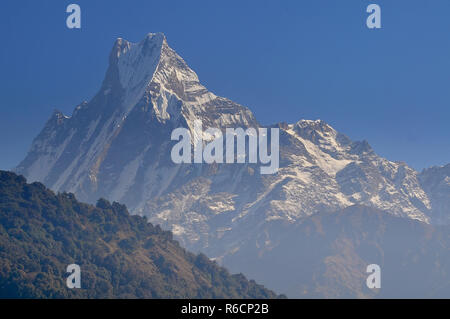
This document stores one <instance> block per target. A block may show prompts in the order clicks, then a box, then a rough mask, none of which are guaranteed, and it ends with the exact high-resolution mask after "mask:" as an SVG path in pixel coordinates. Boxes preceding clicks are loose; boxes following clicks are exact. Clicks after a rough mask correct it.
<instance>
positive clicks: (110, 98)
mask: <svg viewBox="0 0 450 319" xmlns="http://www.w3.org/2000/svg"><path fill="white" fill-rule="evenodd" d="M109 62H110V64H109V68H108V70H107V72H106V76H105V80H104V81H103V85H102V87H101V89H100V91H99V92H98V94H97V95H96V96H95V97H94V98H93V99H92V100H91V101H90V102H84V103H82V104H81V105H79V106H77V107H76V108H75V111H74V112H73V115H72V116H71V117H66V116H64V115H63V114H61V113H60V112H55V113H54V114H53V116H52V117H51V118H50V120H49V121H48V122H47V124H46V126H45V127H44V129H43V130H42V132H41V133H40V134H39V135H38V136H37V137H36V139H35V140H34V142H33V145H32V147H31V150H30V152H29V153H28V155H27V157H26V158H25V159H24V160H23V161H22V163H20V165H19V166H18V167H17V169H16V171H17V172H18V173H20V174H23V175H25V176H26V177H27V178H28V179H29V181H35V180H36V181H41V182H43V183H45V184H46V185H48V186H49V187H51V188H52V189H54V190H56V191H69V192H73V193H75V194H76V195H77V197H78V199H80V200H82V201H88V202H94V201H96V200H97V199H98V198H99V197H105V198H107V199H110V200H115V201H120V202H122V203H125V204H126V205H127V206H128V207H129V208H130V209H131V210H132V211H134V212H135V213H137V214H145V215H147V216H148V217H149V219H150V221H152V222H154V223H157V224H161V225H162V226H163V227H164V228H166V229H171V230H172V231H173V232H174V233H175V235H177V237H178V239H179V240H180V241H182V242H183V244H184V245H185V246H186V247H188V248H190V249H194V250H202V251H205V252H207V253H208V254H209V255H210V256H223V255H224V254H228V253H231V252H233V251H235V250H236V249H239V245H240V243H242V242H244V241H245V240H246V239H247V238H250V236H251V234H252V233H255V232H258V231H261V229H263V228H262V227H263V225H265V224H267V223H272V222H275V221H283V222H286V223H293V222H295V221H297V220H299V219H301V218H302V217H305V216H309V215H312V214H314V213H316V212H319V211H321V212H323V211H329V212H332V211H335V210H338V209H341V208H345V207H348V206H351V205H353V204H362V205H367V206H372V207H376V208H379V209H383V210H387V211H389V212H390V213H392V214H394V215H397V216H403V217H407V218H412V219H417V220H420V221H423V222H427V223H429V222H433V219H432V218H431V217H430V216H432V215H430V214H429V213H430V211H432V210H433V206H436V205H437V206H439V205H441V204H440V203H441V202H442V197H446V196H448V189H446V188H443V189H441V190H440V193H439V194H441V193H442V194H443V195H439V196H437V197H436V196H435V197H433V198H434V199H435V201H434V202H433V201H432V200H430V193H427V192H426V191H425V190H424V189H425V188H424V187H422V185H421V183H420V182H419V174H418V173H417V172H416V171H414V170H413V169H411V168H410V167H408V166H407V165H406V164H404V163H395V162H390V161H388V160H386V159H383V158H381V157H379V156H377V155H376V154H375V152H374V151H373V150H372V149H371V147H370V146H369V145H368V143H367V142H353V141H351V140H350V139H348V138H347V137H346V136H345V135H343V134H341V133H339V132H337V131H336V130H334V129H333V128H332V127H331V126H329V125H328V124H326V123H325V122H323V121H320V120H318V121H309V120H302V121H299V122H297V123H295V124H284V123H282V124H277V125H276V126H277V127H279V128H280V169H279V171H278V173H277V174H274V175H260V173H259V167H258V166H257V165H255V164H211V165H207V164H181V165H180V164H174V163H173V162H172V161H171V158H170V151H171V147H172V146H173V144H174V142H173V141H171V139H170V135H171V132H172V130H173V129H174V128H177V127H186V128H189V129H191V130H192V129H193V122H194V120H196V119H200V120H202V122H203V126H204V128H208V127H219V128H222V129H224V128H225V127H242V128H248V127H259V126H260V125H259V124H258V122H257V121H256V119H255V118H254V116H253V114H252V113H251V111H250V110H248V109H247V108H246V107H243V106H241V105H239V104H236V103H234V102H232V101H230V100H228V99H226V98H222V97H218V96H216V95H214V94H213V93H211V92H209V91H208V90H207V89H206V88H205V87H204V86H203V85H202V84H201V83H200V82H199V79H198V77H197V75H196V74H195V72H194V71H192V70H191V69H190V68H189V66H188V65H187V64H186V63H185V61H184V60H183V59H182V58H181V57H180V56H179V55H178V54H177V53H176V52H175V51H174V50H173V49H171V48H170V47H169V46H168V44H167V41H166V38H165V36H164V35H163V34H149V35H147V36H146V38H145V39H144V40H142V41H141V42H139V43H130V42H128V41H126V40H123V39H118V40H117V41H116V43H115V45H114V47H113V49H112V52H111V54H110V60H109ZM447 198H448V197H447ZM444 202H445V201H444ZM447 207H448V206H447ZM443 209H444V210H445V207H444V208H443ZM444 213H445V212H444ZM444 213H443V214H444ZM267 245H270V236H268V241H267Z"/></svg>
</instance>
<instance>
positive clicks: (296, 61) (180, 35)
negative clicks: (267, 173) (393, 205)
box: [0, 0, 450, 170]
mask: <svg viewBox="0 0 450 319" xmlns="http://www.w3.org/2000/svg"><path fill="white" fill-rule="evenodd" d="M70 3H76V4H79V5H80V6H81V10H82V28H81V30H69V29H67V27H66V24H65V20H66V17H67V14H66V12H65V9H66V7H67V5H68V4H70ZM370 3H377V4H379V5H380V6H381V9H382V29H381V30H369V29H368V28H367V27H366V25H365V20H366V18H367V15H368V14H367V13H366V12H365V11H366V7H367V5H368V4H370ZM0 8H1V9H0V36H1V47H2V48H1V50H0V70H1V72H0V97H1V99H0V103H1V104H0V149H1V150H2V151H1V156H0V169H10V168H12V167H14V166H15V165H16V164H18V162H19V161H20V160H21V159H22V158H23V157H24V156H25V154H26V152H27V151H28V148H29V146H30V144H31V141H32V139H33V138H34V137H35V136H36V135H37V134H38V133H39V131H40V130H41V129H42V127H43V125H44V124H45V122H46V120H47V119H48V117H49V116H50V114H51V112H52V110H53V109H55V108H57V109H59V110H61V111H63V112H64V113H65V114H68V115H70V114H71V113H72V111H73V109H74V107H75V106H76V105H77V104H78V103H80V102H81V101H83V100H90V99H91V98H92V97H93V96H94V94H95V93H96V91H97V90H98V89H99V87H100V85H101V81H102V79H103V77H104V73H105V71H106V68H107V63H108V54H109V51H110V49H111V47H112V45H113V42H114V40H115V39H116V38H117V37H123V38H125V39H128V40H130V41H139V40H141V39H142V38H143V37H144V36H145V34H146V33H148V32H164V33H165V34H166V36H167V39H168V42H169V45H170V46H172V47H173V48H174V49H175V50H176V51H177V52H178V53H179V54H180V55H181V56H182V57H183V58H184V59H185V60H186V62H187V63H188V64H189V65H190V66H191V67H192V68H193V69H194V70H195V71H196V72H197V74H198V75H199V77H200V80H201V81H202V83H203V84H204V85H205V86H206V87H208V88H209V89H210V90H211V91H212V92H214V93H216V94H218V95H222V96H225V97H228V98H230V99H232V100H234V101H236V102H238V103H240V104H243V105H246V106H248V107H249V108H250V109H251V110H252V111H253V112H254V113H255V115H256V116H257V118H258V120H259V121H260V122H262V123H263V124H269V123H273V122H281V121H285V122H290V123H292V122H295V121H297V120H299V119H303V118H304V119H318V118H320V119H323V120H325V121H327V122H328V123H330V124H331V125H332V126H333V127H335V128H336V129H337V130H339V131H341V132H342V133H344V134H346V135H348V136H349V137H350V138H352V139H354V140H362V139H366V140H368V141H369V143H370V144H371V145H372V146H373V148H374V149H375V151H376V152H377V153H378V154H380V155H382V156H384V157H386V158H388V159H390V160H400V161H405V162H407V163H408V164H410V165H412V166H413V167H414V168H416V169H418V170H420V169H422V168H424V167H428V166H432V165H442V164H446V163H448V162H450V125H449V122H450V121H449V120H450V36H449V35H450V18H449V14H450V1H448V0H433V1H429V0H420V1H419V0H408V1H406V0H396V1H392V0H389V1H385V0H383V1H382V0H372V1H365V0H346V1H338V0H302V1H274V0H272V1H263V0H259V1H234V0H227V1H211V0H209V1H194V0H193V1H150V0H146V1H143V0H129V1H101V0H89V1H84V0H83V1H82V0H71V1H62V0H53V1H51V0H47V1H44V0H30V1H2V3H1V5H0Z"/></svg>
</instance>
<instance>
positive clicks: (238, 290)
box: [0, 171, 276, 298]
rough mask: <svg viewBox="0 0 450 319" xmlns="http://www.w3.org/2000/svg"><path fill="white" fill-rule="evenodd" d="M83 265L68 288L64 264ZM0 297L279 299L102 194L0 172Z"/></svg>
mask: <svg viewBox="0 0 450 319" xmlns="http://www.w3.org/2000/svg"><path fill="white" fill-rule="evenodd" d="M72 263H75V264H78V265H80V267H81V286H82V288H81V289H68V288H67V287H66V278H67V276H68V274H67V273H66V267H67V265H69V264H72ZM0 297H1V298H274V297H276V295H275V294H274V293H272V292H271V291H269V290H267V289H265V288H264V287H262V286H260V285H257V284H256V283H255V282H254V281H248V280H247V279H246V278H245V277H244V276H242V275H233V276H232V275H230V274H229V273H228V272H227V271H226V270H225V269H224V268H221V267H219V266H218V265H217V264H216V263H215V262H212V261H210V260H209V259H208V258H207V257H206V256H204V255H198V256H196V255H193V254H191V253H188V252H186V251H185V250H184V249H183V248H181V247H180V246H179V244H178V243H177V242H175V241H174V240H173V239H172V233H170V232H167V231H163V230H161V228H160V227H159V226H156V227H154V226H153V225H152V224H150V223H148V222H147V220H146V219H145V218H144V217H140V216H132V215H130V214H129V213H128V211H127V209H126V207H125V206H123V205H121V204H118V203H112V204H111V203H109V202H108V201H107V200H105V199H100V200H99V201H98V203H97V205H96V206H95V207H94V206H92V205H87V204H83V203H80V202H78V201H77V200H76V199H75V196H74V195H73V194H67V193H63V194H58V195H55V194H54V193H53V192H52V191H50V190H48V189H46V188H45V186H44V185H42V184H40V183H33V184H26V180H25V179H24V178H23V177H22V176H17V175H15V174H13V173H10V172H3V171H0Z"/></svg>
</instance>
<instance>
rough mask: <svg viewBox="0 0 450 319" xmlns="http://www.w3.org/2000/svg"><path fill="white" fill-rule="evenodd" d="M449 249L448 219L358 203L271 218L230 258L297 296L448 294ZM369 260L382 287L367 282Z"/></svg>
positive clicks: (234, 265) (254, 275)
mask: <svg viewBox="0 0 450 319" xmlns="http://www.w3.org/2000/svg"><path fill="white" fill-rule="evenodd" d="M267 233H270V234H277V235H276V236H273V237H272V238H271V239H270V243H267V242H266V241H267V236H266V234H267ZM449 252H450V226H432V225H429V224H425V223H423V222H420V221H417V220H412V219H408V218H401V217H396V216H393V215H392V214H388V213H386V212H383V211H380V210H378V209H376V208H369V207H364V206H358V205H354V206H351V207H347V208H344V209H342V210H339V211H337V212H333V213H317V214H314V215H313V216H310V217H306V218H303V219H301V220H300V221H298V222H297V223H296V224H295V225H290V224H287V223H285V222H282V221H279V222H278V223H277V224H272V225H268V226H267V228H266V229H264V232H263V233H261V234H259V235H257V236H256V237H255V238H252V240H249V241H248V242H247V243H246V244H244V245H242V246H241V247H240V249H239V251H237V252H236V253H235V254H231V255H228V256H227V257H226V260H225V261H224V263H225V264H226V265H228V267H229V268H230V269H231V270H233V269H239V270H240V271H243V272H244V273H245V274H247V275H249V276H251V277H252V278H254V279H255V280H260V282H262V283H264V284H265V285H267V286H269V287H271V288H273V289H275V290H276V291H283V293H286V294H287V295H288V296H289V297H291V298H449V297H450V253H449ZM371 264H377V265H379V266H380V269H381V288H380V289H369V288H367V286H366V279H367V277H368V276H369V274H368V273H367V272H366V268H367V266H368V265H371ZM275 269H276V271H274V270H275ZM268 273H270V274H271V275H270V276H267V274H268Z"/></svg>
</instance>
